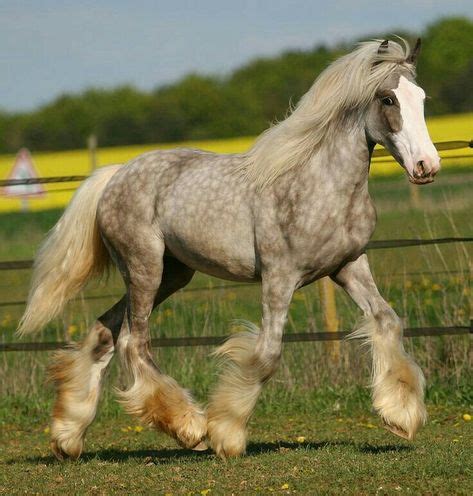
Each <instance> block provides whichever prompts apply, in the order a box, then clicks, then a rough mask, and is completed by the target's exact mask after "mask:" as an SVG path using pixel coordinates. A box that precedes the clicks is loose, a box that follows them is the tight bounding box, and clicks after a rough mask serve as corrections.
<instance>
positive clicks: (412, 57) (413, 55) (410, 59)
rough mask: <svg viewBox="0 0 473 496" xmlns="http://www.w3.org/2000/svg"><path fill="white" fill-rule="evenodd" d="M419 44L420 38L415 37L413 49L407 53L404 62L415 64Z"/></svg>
mask: <svg viewBox="0 0 473 496" xmlns="http://www.w3.org/2000/svg"><path fill="white" fill-rule="evenodd" d="M420 45H421V41H420V38H417V41H416V44H415V46H414V48H413V50H412V51H411V53H410V54H409V57H407V60H406V62H407V63H408V64H413V65H415V64H416V62H417V57H419V53H420Z"/></svg>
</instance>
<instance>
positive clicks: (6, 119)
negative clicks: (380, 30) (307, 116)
mask: <svg viewBox="0 0 473 496" xmlns="http://www.w3.org/2000/svg"><path fill="white" fill-rule="evenodd" d="M472 33H473V22H472V20H470V19H467V18H446V19H441V20H439V21H437V22H435V23H433V24H431V25H430V26H428V27H427V28H426V29H425V30H424V32H423V33H421V37H422V53H421V57H420V59H419V64H418V74H419V76H418V82H419V84H420V85H421V86H422V87H423V88H424V89H425V91H426V93H427V95H428V96H429V97H430V99H429V102H428V104H427V109H426V111H427V114H430V115H434V114H444V113H455V112H466V111H472V110H473V36H472ZM401 34H402V36H403V37H405V38H406V39H408V40H410V41H412V40H414V39H415V37H416V36H415V35H414V34H412V33H401ZM385 36H386V37H388V35H386V34H384V36H383V35H379V34H378V35H372V36H366V37H364V38H363V39H369V38H373V37H377V38H380V37H381V38H384V37H385ZM352 48H353V43H350V44H339V45H336V46H331V47H328V46H325V45H319V46H316V47H314V48H313V49H311V50H292V51H287V52H284V53H282V54H280V55H279V56H277V57H272V58H260V59H256V60H253V61H251V62H249V63H248V64H246V65H244V66H242V67H240V68H238V69H236V70H235V71H233V72H232V73H231V74H229V75H227V76H225V77H216V76H209V75H200V74H189V75H187V76H185V77H183V78H182V79H180V80H178V81H176V82H175V83H173V84H169V85H166V86H161V87H158V88H156V89H155V90H154V91H150V92H146V91H140V90H138V89H136V88H134V87H132V86H121V87H117V88H113V89H98V88H91V89H87V90H85V91H84V92H82V93H80V94H64V95H62V96H60V97H58V98H56V99H55V100H53V101H52V102H51V103H49V104H46V105H44V106H42V107H40V108H39V109H37V110H35V111H32V112H28V113H6V112H0V151H1V152H15V151H16V150H18V148H20V147H22V146H26V147H28V148H30V149H32V150H61V149H74V148H83V147H84V146H85V142H86V139H87V137H88V136H89V135H90V134H96V135H97V137H98V140H99V143H100V145H101V146H113V145H125V144H143V143H157V142H172V141H182V140H194V139H206V138H227V137H233V136H245V135H256V134H258V133H260V132H261V131H262V130H264V129H265V128H267V127H268V125H269V124H270V123H271V122H273V121H274V120H277V119H281V118H284V116H285V115H286V113H287V110H288V108H289V103H290V102H292V103H293V104H294V103H295V102H297V100H298V99H299V98H300V97H301V96H302V95H303V94H304V93H305V92H306V91H307V90H308V89H309V87H310V86H311V84H312V83H313V81H314V80H315V78H316V77H317V75H318V74H319V73H320V72H321V71H322V70H323V69H324V68H325V67H327V65H328V64H329V63H330V62H331V61H333V60H334V59H336V58H337V57H339V56H340V55H343V54H344V53H346V52H347V51H349V50H351V49H352Z"/></svg>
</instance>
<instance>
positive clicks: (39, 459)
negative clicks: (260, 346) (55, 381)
mask: <svg viewBox="0 0 473 496" xmlns="http://www.w3.org/2000/svg"><path fill="white" fill-rule="evenodd" d="M429 414H430V422H429V424H428V425H427V427H426V428H425V429H424V430H423V431H422V433H421V434H420V435H419V437H418V438H417V440H416V441H415V442H414V443H411V444H409V443H407V442H404V441H400V440H398V439H396V438H394V437H393V436H391V435H390V434H388V433H387V432H386V431H384V429H382V428H379V427H378V421H377V419H376V418H375V417H373V416H372V415H370V414H367V413H362V412H360V411H359V410H357V409H353V408H350V409H343V410H339V411H334V410H333V409H331V410H330V409H326V410H320V409H316V408H314V409H312V410H311V411H300V410H296V409H295V408H293V407H291V405H283V406H282V407H279V408H278V409H272V410H270V411H268V409H266V410H265V409H263V408H259V409H258V411H257V413H256V415H255V418H254V421H253V422H252V424H251V429H250V436H251V442H250V444H249V446H248V454H247V456H246V457H244V458H240V459H235V460H230V461H228V462H227V463H224V462H222V461H221V460H220V459H217V458H215V456H214V455H212V454H210V453H194V452H190V451H186V450H182V449H179V448H177V447H176V446H175V444H174V443H173V442H172V441H171V440H170V439H168V438H167V437H165V436H163V435H161V434H157V433H156V432H153V431H150V430H147V429H143V430H141V428H140V427H139V426H137V425H135V424H133V423H132V424H131V425H130V419H129V418H127V417H124V416H123V415H118V416H117V417H116V418H104V416H103V415H102V416H101V418H100V421H99V422H98V423H97V424H95V425H94V426H93V427H92V428H91V429H90V431H89V433H88V443H87V453H86V454H85V456H84V457H83V458H82V459H81V460H80V461H79V462H75V463H63V464H61V463H59V462H57V461H55V459H53V458H52V456H51V455H50V453H49V450H48V446H47V443H48V433H47V432H45V430H46V431H47V427H46V426H47V423H46V419H44V418H41V421H40V422H32V421H29V422H27V423H26V424H24V425H22V427H21V429H19V427H18V424H12V425H11V424H7V425H5V424H4V425H3V429H2V440H1V445H0V494H6V495H10V494H40V495H43V494H77V495H78V494H87V495H99V494H159V495H165V494H168V495H197V496H200V495H201V496H212V495H230V494H304V495H305V494H334V495H335V494H337V495H338V494H356V495H360V494H379V495H389V494H426V495H433V494H439V495H450V494H463V495H471V494H472V492H473V483H472V476H473V471H472V467H471V463H470V459H471V445H472V442H473V436H472V426H471V424H472V422H471V421H466V420H464V419H463V415H464V411H463V410H462V409H461V408H460V407H442V408H441V407H430V408H429ZM465 418H468V417H465Z"/></svg>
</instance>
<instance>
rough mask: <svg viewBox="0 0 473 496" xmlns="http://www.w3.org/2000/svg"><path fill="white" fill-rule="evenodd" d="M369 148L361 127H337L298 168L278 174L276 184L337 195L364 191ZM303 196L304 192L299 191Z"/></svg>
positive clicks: (368, 164) (367, 172) (366, 189)
mask: <svg viewBox="0 0 473 496" xmlns="http://www.w3.org/2000/svg"><path fill="white" fill-rule="evenodd" d="M369 166H370V148H369V145H368V143H367V140H366V136H365V132H364V129H362V128H361V127H360V128H359V129H358V128H353V127H351V128H347V129H344V128H340V129H338V130H336V131H334V133H333V134H332V135H331V136H330V138H329V139H328V140H326V142H324V143H322V145H321V147H320V148H319V149H318V150H317V152H316V153H315V154H314V155H313V157H312V159H311V160H310V161H309V162H308V163H307V164H306V165H305V166H302V167H300V168H297V169H295V170H294V171H291V173H289V174H285V175H284V176H282V177H281V178H280V179H281V182H280V184H279V185H277V186H276V187H277V188H278V189H279V190H280V191H281V190H283V191H284V190H286V189H287V190H289V189H294V188H299V189H301V190H304V191H306V192H307V193H310V196H312V193H317V195H318V196H319V195H323V194H328V193H331V192H334V191H336V193H337V195H340V196H341V195H349V196H352V195H353V194H356V193H363V196H365V195H368V175H369ZM303 196H304V195H303Z"/></svg>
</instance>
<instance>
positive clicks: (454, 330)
mask: <svg viewBox="0 0 473 496" xmlns="http://www.w3.org/2000/svg"><path fill="white" fill-rule="evenodd" d="M350 334H351V331H341V332H299V333H291V334H285V335H284V336H283V342H285V343H305V342H310V341H341V340H344V339H346V338H348V337H349V335H350ZM469 334H473V321H471V322H470V325H469V326H452V327H412V328H408V329H405V330H404V337H405V338H415V337H426V336H455V335H469ZM228 337H229V336H192V337H185V336H184V337H177V338H154V339H152V340H151V346H153V348H180V347H190V346H216V345H220V344H222V343H223V342H225V340H227V339H228ZM355 339H360V338H355ZM74 344H75V343H73V342H72V343H71V342H69V343H68V342H66V341H63V342H43V343H39V342H36V343H2V344H0V352H2V351H3V352H7V351H53V350H57V349H60V348H65V347H70V346H74Z"/></svg>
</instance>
